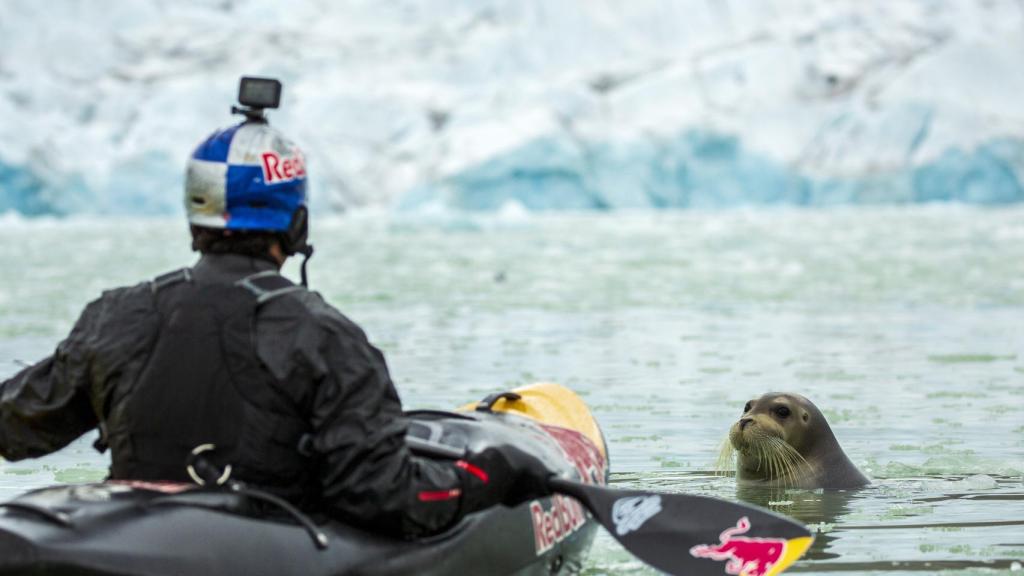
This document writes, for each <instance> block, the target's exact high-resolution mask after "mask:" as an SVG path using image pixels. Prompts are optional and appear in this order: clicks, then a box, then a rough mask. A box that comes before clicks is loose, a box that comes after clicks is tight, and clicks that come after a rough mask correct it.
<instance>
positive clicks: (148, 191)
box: [0, 0, 1024, 214]
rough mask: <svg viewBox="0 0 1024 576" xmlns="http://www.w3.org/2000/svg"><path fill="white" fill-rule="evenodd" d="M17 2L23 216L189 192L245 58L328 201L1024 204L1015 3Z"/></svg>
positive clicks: (0, 200)
mask: <svg viewBox="0 0 1024 576" xmlns="http://www.w3.org/2000/svg"><path fill="white" fill-rule="evenodd" d="M4 4H5V6H4V8H5V11H4V14H3V15H2V16H0V212H2V211H10V210H13V211H17V212H20V213H23V214H67V213H83V212H84V213H99V214H123V213H143V214H149V213H173V212H175V211H178V210H180V207H179V206H178V204H179V195H178V193H177V191H178V190H180V185H181V179H182V176H183V174H182V172H183V166H184V160H185V157H186V156H187V154H188V153H189V151H190V150H191V148H192V146H194V145H195V143H196V142H198V141H199V140H200V139H201V138H202V137H204V136H205V135H206V134H207V133H209V132H210V131H212V130H213V129H214V128H217V127H219V126H223V125H226V124H228V123H230V122H231V119H230V118H228V116H227V109H228V107H229V105H230V104H231V103H232V101H233V99H234V95H235V89H236V85H237V84H236V83H237V79H238V77H239V76H241V75H243V74H262V75H271V76H276V77H279V78H281V79H282V80H283V81H284V83H285V94H284V101H283V108H282V109H281V110H279V111H275V112H274V113H272V114H271V121H272V122H273V123H274V124H275V125H277V126H278V127H280V128H281V129H282V130H285V131H286V132H287V133H288V134H289V135H291V136H292V137H293V138H295V139H296V140H297V141H298V142H300V143H301V144H302V145H303V146H304V147H305V149H306V150H307V152H308V155H309V156H310V164H311V165H310V170H311V174H312V182H313V183H314V202H315V203H318V204H319V205H320V207H321V208H330V209H335V210H341V209H347V208H354V207H361V206H383V207H387V208H394V209H398V210H404V211H413V212H419V211H424V210H430V209H437V208H442V209H450V208H455V209H464V210H470V211H487V210H498V209H502V207H505V206H508V205H518V206H521V207H523V208H526V209H529V210H560V209H584V210H590V209H593V210H613V209H620V208H676V207H680V208H682V207H720V206H735V205H748V204H753V205H762V204H806V205H832V204H864V203H913V202H930V201H950V200H954V201H962V202H969V203H982V204H991V203H1010V202H1019V201H1022V200H1024V108H1022V107H1021V106H1020V105H1019V95H1020V94H1022V93H1024V69H1022V68H1021V67H1020V66H1019V62H1017V60H1019V57H1020V55H1021V54H1024V7H1022V5H1021V4H1020V3H1019V2H1015V1H1011V0H1005V1H1000V0H990V1H987V2H976V1H974V0H931V1H924V0H921V1H902V2H882V1H871V2H863V1H855V0H844V1H836V2H815V1H810V0H776V1H766V2H759V3H756V4H754V3H741V2H736V1H732V2H727V1H722V2H708V1H704V0H699V1H698V0H674V1H669V0H637V1H634V2H629V3H628V4H624V3H622V2H618V1H615V0H562V1H559V2H548V1H545V0H422V1H419V0H417V1H412V0H409V1H404V0H375V1H373V2H367V1H358V2H357V1H348V2H327V1H316V0H305V1H296V2H289V3H281V2H272V1H270V0H218V1H207V0H192V1H183V2H174V3H168V2H163V1H159V0H140V1H137V2H118V3H103V4H102V5H101V6H99V5H97V4H96V3H95V2H89V1H86V0H77V1H76V0H56V1H52V2H38V1H35V0H6V2H5V3H4ZM98 6H99V7H98Z"/></svg>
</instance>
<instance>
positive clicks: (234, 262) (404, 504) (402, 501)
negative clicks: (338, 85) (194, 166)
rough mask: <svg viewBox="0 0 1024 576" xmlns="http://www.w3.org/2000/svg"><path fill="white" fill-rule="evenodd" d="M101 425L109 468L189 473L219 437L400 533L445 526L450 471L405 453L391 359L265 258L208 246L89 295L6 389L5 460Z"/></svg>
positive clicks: (291, 486)
mask: <svg viewBox="0 0 1024 576" xmlns="http://www.w3.org/2000/svg"><path fill="white" fill-rule="evenodd" d="M95 427H99V429H100V433H101V441H102V442H104V443H105V444H107V445H109V447H110V449H111V453H112V465H111V477H112V478H116V479H142V480H171V481H187V480H188V477H187V475H186V472H185V460H186V457H187V454H188V452H189V451H190V450H191V449H192V448H194V447H195V446H197V445H199V444H203V443H214V444H216V445H217V450H216V452H215V453H214V456H215V458H217V459H220V460H221V461H222V463H228V462H230V463H231V465H232V468H233V471H234V472H233V474H234V477H235V478H237V479H240V480H243V481H245V482H247V483H249V484H250V485H253V486H257V487H260V488H263V489H266V490H269V491H271V492H275V493H277V494H279V495H281V496H284V497H286V498H288V499H290V500H292V501H293V502H296V503H297V504H299V505H300V506H301V507H303V508H305V509H307V510H316V511H323V512H327V513H328V514H330V515H332V516H334V517H336V518H339V519H341V520H344V521H348V522H352V523H354V524H357V525H360V526H364V527H367V528H371V529H375V530H378V531H383V532H386V533H390V534H393V535H405V536H412V535H420V534H427V533H431V532H436V531H438V530H440V529H442V528H444V527H445V526H447V525H449V524H450V523H452V522H453V521H454V520H456V519H457V516H458V499H452V500H440V501H437V500H431V501H428V502H423V501H420V499H419V498H418V495H419V494H420V493H421V492H427V491H430V492H439V491H447V492H450V493H453V494H457V492H454V490H453V489H454V488H458V487H459V484H460V480H459V479H460V476H459V473H458V472H457V470H456V468H455V466H453V465H451V464H449V463H441V462H432V461H428V460H423V459H420V458H417V457H414V456H412V455H410V453H409V451H408V449H407V448H406V446H405V443H404V440H403V439H404V435H405V431H406V421H405V419H404V417H403V415H402V407H401V403H400V402H399V399H398V394H397V393H396V392H395V388H394V385H393V384H392V382H391V378H390V376H389V375H388V370H387V367H386V365H385V363H384V357H383V355H382V354H381V353H380V351H379V350H377V349H376V348H374V347H373V346H372V345H370V343H369V342H368V341H367V339H366V335H365V334H364V333H363V331H362V330H361V329H360V328H359V327H358V326H356V325H355V324H354V323H353V322H352V321H350V320H349V319H347V318H346V317H344V316H343V315H342V314H341V313H339V312H338V311H337V310H336V309H334V308H333V307H331V306H330V305H328V304H327V303H325V302H324V301H323V299H322V298H321V297H320V296H319V295H318V294H316V293H314V292H309V291H307V290H305V289H304V288H302V287H300V286H295V285H293V284H292V283H291V282H289V281H288V280H286V279H285V278H284V277H282V276H280V275H279V274H278V273H277V271H276V268H275V267H274V266H273V264H271V263H270V262H267V261H264V260H260V259H252V258H248V257H244V256H238V255H206V256H203V257H202V259H200V261H199V263H198V264H197V265H196V266H195V267H194V268H191V269H185V270H181V271H178V272H172V273H170V274H166V275H164V276H161V277H159V278H157V279H156V280H154V281H152V282H145V283H142V284H139V285H137V286H132V287H128V288H118V289H115V290H110V291H107V292H105V293H104V294H103V296H102V297H100V298H99V299H98V300H96V301H94V302H92V303H90V304H89V305H88V307H86V309H85V311H84V312H83V313H82V316H81V317H80V318H79V320H78V322H77V323H76V325H75V327H74V329H73V330H72V332H71V334H70V335H69V336H68V338H67V339H66V340H64V341H63V342H61V343H60V345H59V346H58V347H57V351H56V352H55V353H54V355H53V356H51V357H49V358H46V359H45V360H43V361H41V362H39V363H37V364H35V365H34V366H31V367H28V368H25V369H24V370H22V371H21V372H19V373H18V374H16V375H15V376H14V377H12V378H11V379H9V380H7V381H6V382H4V383H3V384H2V385H0V455H2V456H3V457H4V458H7V459H9V460H19V459H22V458H28V457H35V456H41V455H44V454H47V453H50V452H53V451H55V450H58V449H60V448H62V447H64V446H65V445H67V444H68V443H69V442H71V441H72V440H74V439H75V438H77V437H79V436H81V435H82V434H83V433H85V432H87V431H89V430H91V429H93V428H95Z"/></svg>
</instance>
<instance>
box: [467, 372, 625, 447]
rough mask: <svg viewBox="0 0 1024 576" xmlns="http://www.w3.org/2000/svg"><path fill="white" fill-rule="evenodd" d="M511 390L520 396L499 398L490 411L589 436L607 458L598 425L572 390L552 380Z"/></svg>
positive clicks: (468, 405)
mask: <svg viewBox="0 0 1024 576" xmlns="http://www.w3.org/2000/svg"><path fill="white" fill-rule="evenodd" d="M512 392H515V393H516V394H518V395H519V396H520V398H519V400H509V399H507V398H501V399H499V400H498V401H496V402H495V403H494V405H493V406H492V408H491V409H492V410H493V411H494V412H506V413H509V414H518V415H520V416H525V417H527V418H530V419H533V420H536V421H537V422H540V423H542V424H549V425H552V426H561V427H562V428H568V429H570V430H575V431H577V432H579V433H580V434H583V435H584V436H586V437H587V438H589V439H590V440H591V441H592V442H593V443H594V445H595V446H597V448H598V449H599V450H600V451H601V455H602V456H604V457H605V458H606V459H607V458H608V451H607V447H606V446H605V444H604V436H602V435H601V428H600V427H599V426H598V425H597V420H596V419H594V415H593V414H592V413H591V412H590V408H588V407H587V403H586V402H584V401H583V399H582V398H580V397H579V396H578V395H577V394H576V393H575V392H573V391H572V390H570V389H568V388H566V387H565V386H562V385H561V384H555V383H554V382H538V383H536V384H530V385H528V386H521V387H519V388H516V389H514V390H512ZM476 407H477V403H476V402H474V403H472V404H466V405H465V406H460V407H459V410H460V411H470V410H474V409H476Z"/></svg>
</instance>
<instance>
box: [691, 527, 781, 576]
mask: <svg viewBox="0 0 1024 576" xmlns="http://www.w3.org/2000/svg"><path fill="white" fill-rule="evenodd" d="M747 530H750V520H749V519H748V518H747V517H746V516H744V517H743V518H740V520H739V522H737V523H736V526H735V527H734V528H727V529H726V530H725V531H724V532H722V535H721V536H720V537H719V539H720V540H721V543H719V544H718V545H714V544H701V545H699V546H694V547H693V548H690V554H691V555H692V556H694V557H695V558H710V559H712V560H725V561H726V563H725V573H726V574H735V575H737V576H768V574H770V573H771V570H772V568H774V567H775V565H776V564H777V563H778V561H779V559H781V558H782V557H783V555H784V554H785V552H786V540H784V539H779V538H749V537H747V536H738V534H744V533H746V532H747Z"/></svg>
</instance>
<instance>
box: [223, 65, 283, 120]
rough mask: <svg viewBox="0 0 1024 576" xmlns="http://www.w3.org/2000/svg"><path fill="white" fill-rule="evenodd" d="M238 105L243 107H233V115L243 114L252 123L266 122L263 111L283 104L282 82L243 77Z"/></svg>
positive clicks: (239, 85) (271, 79)
mask: <svg viewBox="0 0 1024 576" xmlns="http://www.w3.org/2000/svg"><path fill="white" fill-rule="evenodd" d="M238 103H239V104H241V105H242V106H241V107H238V106H232V107H231V113H232V114H243V115H244V116H245V117H246V118H247V119H248V120H249V121H251V122H266V118H265V117H264V116H263V111H264V110H266V109H268V108H271V109H272V108H277V107H278V106H279V105H280V104H281V81H280V80H276V79H274V78H257V77H255V76H243V77H242V80H241V81H240V82H239V83H238Z"/></svg>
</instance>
